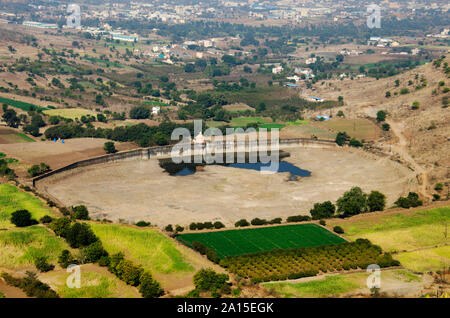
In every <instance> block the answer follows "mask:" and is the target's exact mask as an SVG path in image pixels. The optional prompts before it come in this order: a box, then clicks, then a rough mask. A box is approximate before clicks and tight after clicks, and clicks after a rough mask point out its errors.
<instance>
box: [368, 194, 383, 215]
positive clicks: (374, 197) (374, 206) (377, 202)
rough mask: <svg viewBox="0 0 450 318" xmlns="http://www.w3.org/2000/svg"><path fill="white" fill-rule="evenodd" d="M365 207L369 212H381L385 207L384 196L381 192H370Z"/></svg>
mask: <svg viewBox="0 0 450 318" xmlns="http://www.w3.org/2000/svg"><path fill="white" fill-rule="evenodd" d="M367 205H368V207H369V211H370V212H374V211H383V210H384V207H385V206H386V196H385V195H384V194H383V193H381V192H378V191H372V192H370V194H369V196H368V197H367Z"/></svg>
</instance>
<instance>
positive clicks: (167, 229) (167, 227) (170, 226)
mask: <svg viewBox="0 0 450 318" xmlns="http://www.w3.org/2000/svg"><path fill="white" fill-rule="evenodd" d="M164 230H166V232H173V227H172V224H169V225H167V226H166V227H165V228H164Z"/></svg>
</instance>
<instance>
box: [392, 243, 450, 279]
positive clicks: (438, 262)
mask: <svg viewBox="0 0 450 318" xmlns="http://www.w3.org/2000/svg"><path fill="white" fill-rule="evenodd" d="M395 258H396V259H398V260H399V261H400V262H401V264H402V265H403V266H404V267H405V268H407V269H409V270H412V271H414V272H419V273H424V272H429V271H438V270H443V269H444V268H448V266H449V264H450V246H442V247H436V248H431V249H426V250H421V251H415V252H406V253H400V254H396V255H395Z"/></svg>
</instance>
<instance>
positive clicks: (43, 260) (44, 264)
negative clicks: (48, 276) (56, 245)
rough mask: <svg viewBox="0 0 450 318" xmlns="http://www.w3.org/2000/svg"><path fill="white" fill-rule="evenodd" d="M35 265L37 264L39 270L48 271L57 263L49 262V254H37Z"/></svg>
mask: <svg viewBox="0 0 450 318" xmlns="http://www.w3.org/2000/svg"><path fill="white" fill-rule="evenodd" d="M34 266H36V268H37V270H38V271H40V272H43V273H45V272H48V271H51V270H53V269H54V268H55V265H52V264H49V263H48V258H47V256H37V257H36V258H35V259H34Z"/></svg>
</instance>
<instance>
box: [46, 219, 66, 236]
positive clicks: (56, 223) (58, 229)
mask: <svg viewBox="0 0 450 318" xmlns="http://www.w3.org/2000/svg"><path fill="white" fill-rule="evenodd" d="M50 228H51V229H52V230H53V232H55V234H56V235H58V236H61V237H66V236H67V233H68V232H69V230H70V219H69V218H67V217H63V218H58V219H55V220H53V221H52V223H50Z"/></svg>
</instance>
